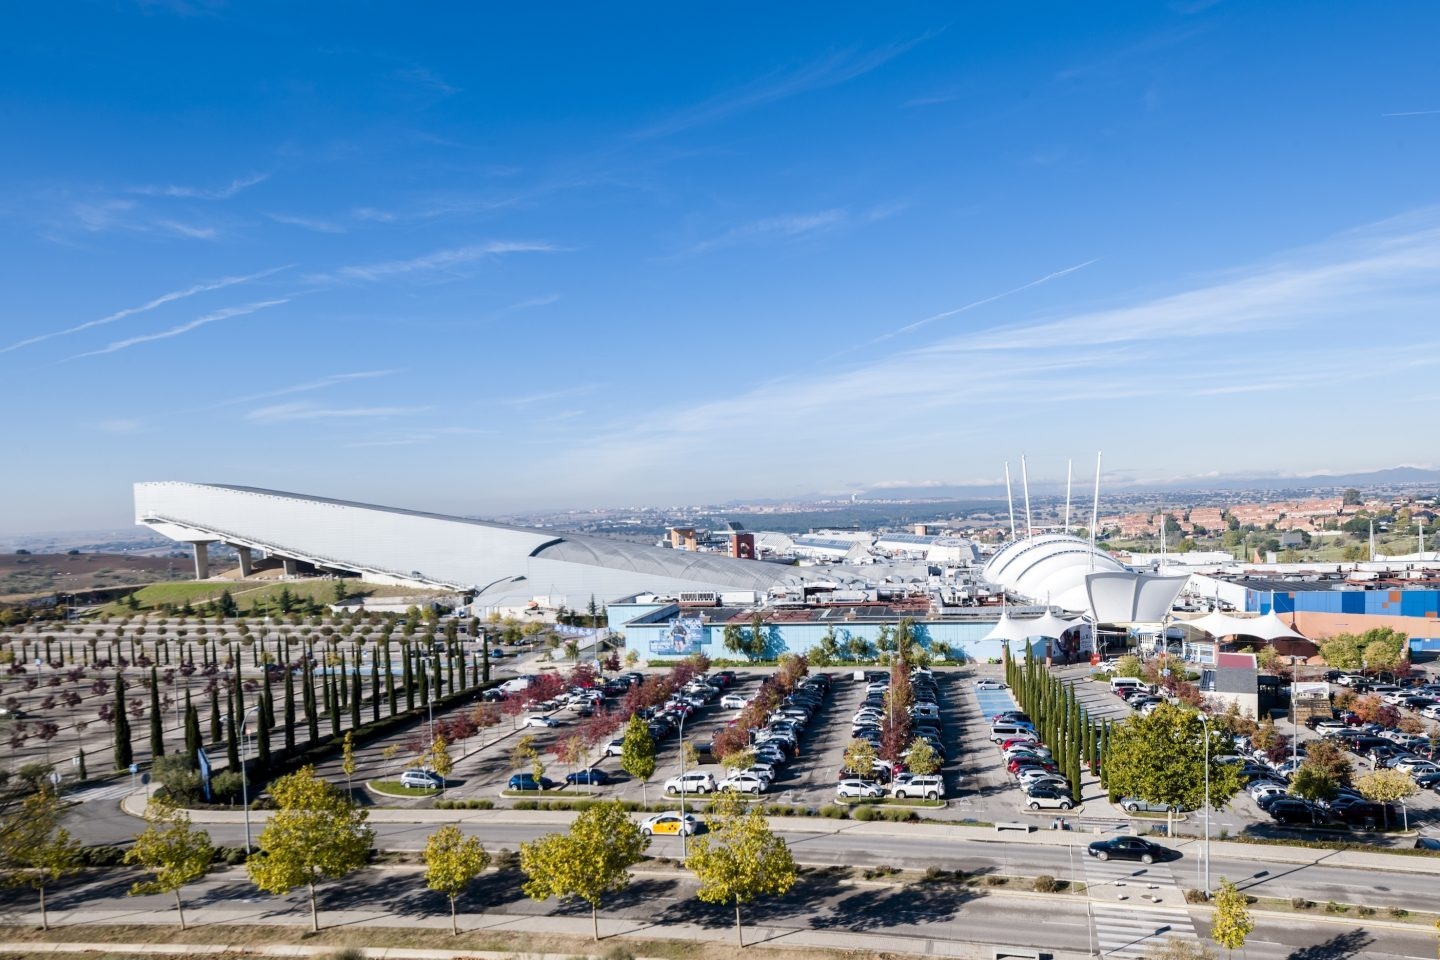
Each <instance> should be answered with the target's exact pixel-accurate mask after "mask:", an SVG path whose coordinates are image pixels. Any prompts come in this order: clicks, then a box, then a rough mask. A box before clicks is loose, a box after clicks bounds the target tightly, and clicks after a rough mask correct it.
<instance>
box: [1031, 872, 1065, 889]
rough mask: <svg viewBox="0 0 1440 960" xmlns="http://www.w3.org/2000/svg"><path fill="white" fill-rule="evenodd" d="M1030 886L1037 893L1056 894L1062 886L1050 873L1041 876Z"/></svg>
mask: <svg viewBox="0 0 1440 960" xmlns="http://www.w3.org/2000/svg"><path fill="white" fill-rule="evenodd" d="M1030 886H1031V889H1032V890H1034V891H1035V892H1036V893H1054V892H1055V891H1056V890H1059V889H1060V884H1059V883H1058V882H1057V881H1056V879H1055V878H1054V877H1052V876H1050V874H1048V873H1042V874H1040V876H1038V877H1036V878H1035V880H1034V882H1033V883H1031V885H1030Z"/></svg>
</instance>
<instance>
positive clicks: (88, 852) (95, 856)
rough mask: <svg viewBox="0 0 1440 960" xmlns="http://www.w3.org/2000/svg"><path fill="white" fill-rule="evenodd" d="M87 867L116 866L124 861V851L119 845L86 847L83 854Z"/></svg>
mask: <svg viewBox="0 0 1440 960" xmlns="http://www.w3.org/2000/svg"><path fill="white" fill-rule="evenodd" d="M83 857H84V861H85V865H86V866H87V867H118V866H120V865H121V864H122V863H124V862H125V851H124V850H122V849H121V848H120V847H111V846H105V847H87V848H86V849H85V852H84V854H83Z"/></svg>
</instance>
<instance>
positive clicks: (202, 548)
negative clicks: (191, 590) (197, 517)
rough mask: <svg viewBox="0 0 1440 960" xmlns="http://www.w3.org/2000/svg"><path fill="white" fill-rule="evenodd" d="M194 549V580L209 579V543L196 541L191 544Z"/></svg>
mask: <svg viewBox="0 0 1440 960" xmlns="http://www.w3.org/2000/svg"><path fill="white" fill-rule="evenodd" d="M191 546H192V547H194V548H195V579H196V580H209V579H210V541H208V540H197V541H195V542H194V543H192V544H191Z"/></svg>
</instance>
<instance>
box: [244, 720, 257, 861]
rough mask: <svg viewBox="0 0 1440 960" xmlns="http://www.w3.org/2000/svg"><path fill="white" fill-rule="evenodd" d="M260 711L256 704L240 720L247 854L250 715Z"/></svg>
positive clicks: (248, 847) (246, 845)
mask: <svg viewBox="0 0 1440 960" xmlns="http://www.w3.org/2000/svg"><path fill="white" fill-rule="evenodd" d="M259 709H260V705H259V704H256V705H255V706H253V707H251V708H250V709H249V710H246V711H245V715H244V716H242V717H241V718H240V744H241V753H240V804H241V806H243V807H244V808H245V853H246V855H247V856H248V855H249V853H250V777H249V775H248V774H247V773H246V772H245V767H246V765H247V764H248V763H249V762H250V714H252V713H254V712H255V711H256V710H259Z"/></svg>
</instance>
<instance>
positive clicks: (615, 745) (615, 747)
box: [605, 737, 625, 757]
mask: <svg viewBox="0 0 1440 960" xmlns="http://www.w3.org/2000/svg"><path fill="white" fill-rule="evenodd" d="M624 751H625V738H624V737H616V738H615V739H614V740H611V741H610V742H609V743H607V744H605V756H607V757H618V756H620V754H621V753H623V752H624Z"/></svg>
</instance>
